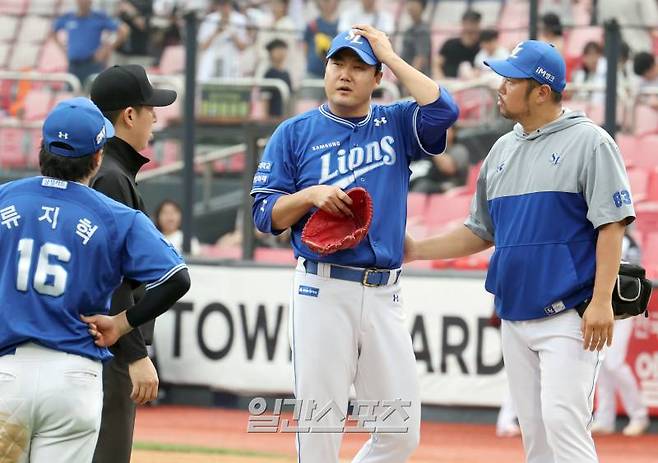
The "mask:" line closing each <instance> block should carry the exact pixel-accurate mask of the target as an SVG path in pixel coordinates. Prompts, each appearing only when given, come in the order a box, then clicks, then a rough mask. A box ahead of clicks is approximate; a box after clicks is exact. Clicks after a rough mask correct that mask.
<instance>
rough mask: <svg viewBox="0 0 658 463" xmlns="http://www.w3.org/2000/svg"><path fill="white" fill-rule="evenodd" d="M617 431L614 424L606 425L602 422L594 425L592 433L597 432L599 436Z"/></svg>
mask: <svg viewBox="0 0 658 463" xmlns="http://www.w3.org/2000/svg"><path fill="white" fill-rule="evenodd" d="M614 432H615V427H614V426H605V425H603V424H601V423H596V422H595V423H594V424H593V425H592V434H596V435H598V436H604V435H607V434H612V433H614Z"/></svg>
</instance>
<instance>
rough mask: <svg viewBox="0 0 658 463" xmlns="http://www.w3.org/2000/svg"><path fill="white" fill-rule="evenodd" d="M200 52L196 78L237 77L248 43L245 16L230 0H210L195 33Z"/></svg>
mask: <svg viewBox="0 0 658 463" xmlns="http://www.w3.org/2000/svg"><path fill="white" fill-rule="evenodd" d="M198 41H199V47H200V49H201V55H200V60H199V71H198V80H199V81H200V82H204V81H206V80H208V79H211V78H213V77H224V78H230V77H240V76H241V71H240V55H241V51H242V50H244V49H245V48H246V47H247V45H248V35H247V18H246V17H245V16H244V15H242V14H240V13H238V12H237V11H235V10H234V9H233V4H232V2H231V0H213V2H212V12H211V13H210V14H208V15H207V16H206V17H205V19H204V20H203V22H202V23H201V26H200V27H199V35H198Z"/></svg>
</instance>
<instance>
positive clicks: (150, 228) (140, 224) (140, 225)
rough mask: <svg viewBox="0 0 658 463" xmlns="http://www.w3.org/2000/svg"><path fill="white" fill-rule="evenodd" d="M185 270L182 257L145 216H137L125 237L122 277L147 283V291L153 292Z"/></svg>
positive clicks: (140, 214) (141, 214)
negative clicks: (153, 289) (151, 290)
mask: <svg viewBox="0 0 658 463" xmlns="http://www.w3.org/2000/svg"><path fill="white" fill-rule="evenodd" d="M182 268H186V265H185V262H184V261H183V258H182V257H181V255H180V254H178V252H177V251H176V250H175V249H174V247H173V246H172V245H171V244H169V242H168V241H167V240H166V239H165V238H164V237H163V236H162V234H161V233H160V232H159V231H158V230H157V229H156V228H155V225H153V222H151V221H150V220H149V219H148V217H146V215H145V214H144V213H142V212H137V213H136V214H135V216H134V220H133V222H132V224H131V225H130V228H129V229H128V230H127V233H126V235H125V243H124V247H123V254H122V262H121V273H122V274H123V275H125V276H126V277H128V278H130V279H133V280H136V281H139V282H141V283H147V284H146V289H147V290H149V289H151V288H154V287H156V286H158V285H160V284H162V283H163V282H165V281H167V279H168V278H169V277H171V275H173V274H174V273H176V272H177V271H179V270H180V269H182Z"/></svg>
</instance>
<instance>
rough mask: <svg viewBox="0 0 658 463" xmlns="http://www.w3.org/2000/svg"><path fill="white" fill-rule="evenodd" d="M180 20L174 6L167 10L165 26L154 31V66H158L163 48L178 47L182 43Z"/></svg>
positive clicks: (176, 8)
mask: <svg viewBox="0 0 658 463" xmlns="http://www.w3.org/2000/svg"><path fill="white" fill-rule="evenodd" d="M180 22H181V18H180V17H179V15H178V7H176V6H174V7H173V8H172V9H171V10H167V14H166V19H165V25H164V27H162V28H161V29H154V32H155V33H154V34H152V35H154V37H153V39H152V40H153V54H154V56H155V64H156V66H159V65H160V59H161V58H162V53H163V52H164V50H165V48H167V47H170V46H174V45H180V44H181V43H182V42H183V34H182V33H181V24H180ZM152 30H153V29H152Z"/></svg>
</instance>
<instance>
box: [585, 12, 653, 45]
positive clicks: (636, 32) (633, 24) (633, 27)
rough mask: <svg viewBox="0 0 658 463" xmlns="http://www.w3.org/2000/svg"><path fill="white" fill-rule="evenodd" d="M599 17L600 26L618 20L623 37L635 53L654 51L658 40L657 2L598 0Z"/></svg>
mask: <svg viewBox="0 0 658 463" xmlns="http://www.w3.org/2000/svg"><path fill="white" fill-rule="evenodd" d="M597 17H598V21H599V24H603V23H605V22H606V21H608V20H610V19H615V20H617V22H618V23H619V25H620V26H621V36H622V38H623V39H624V42H626V43H627V44H628V46H629V47H630V48H631V50H632V51H633V53H638V52H642V51H646V52H651V51H653V40H654V39H656V38H658V28H656V26H658V3H656V0H624V1H623V2H622V1H619V0H598V3H597ZM625 26H628V27H625ZM641 26H645V27H644V28H643V27H641Z"/></svg>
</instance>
